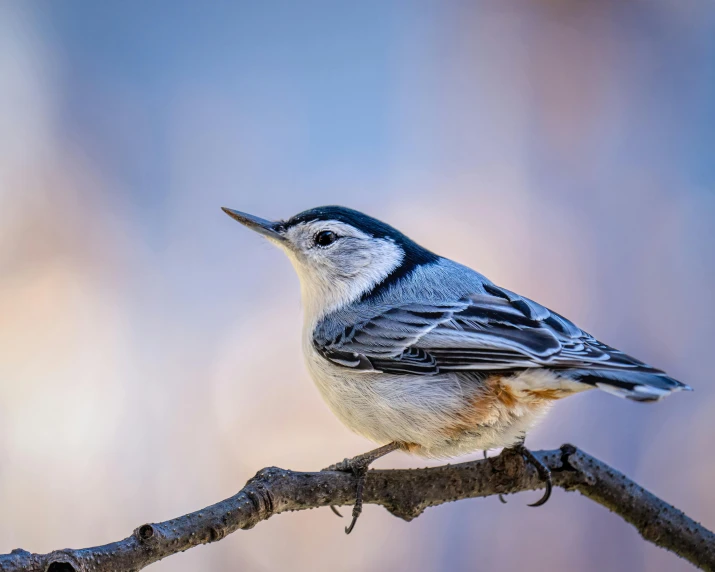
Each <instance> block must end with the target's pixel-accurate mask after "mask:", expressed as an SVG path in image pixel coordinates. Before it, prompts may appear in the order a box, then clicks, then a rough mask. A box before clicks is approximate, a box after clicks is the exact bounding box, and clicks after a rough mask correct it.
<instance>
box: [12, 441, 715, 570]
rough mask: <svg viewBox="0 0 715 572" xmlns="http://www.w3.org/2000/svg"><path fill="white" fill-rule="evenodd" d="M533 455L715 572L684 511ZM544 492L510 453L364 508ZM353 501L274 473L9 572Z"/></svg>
mask: <svg viewBox="0 0 715 572" xmlns="http://www.w3.org/2000/svg"><path fill="white" fill-rule="evenodd" d="M534 454H535V455H536V456H537V457H538V458H539V459H540V460H541V461H542V462H543V463H544V464H545V465H546V466H548V467H549V468H550V469H551V471H552V476H553V482H554V485H555V486H558V487H561V488H563V489H565V490H568V491H574V490H575V491H579V492H580V493H581V494H583V495H584V496H586V497H588V498H590V499H591V500H593V501H595V502H597V503H599V504H601V505H603V506H605V507H606V508H608V509H609V510H611V511H612V512H614V513H616V514H618V515H620V516H621V517H622V518H623V519H624V520H626V521H627V522H629V523H630V524H632V525H633V526H634V527H635V528H636V529H637V530H638V532H640V534H641V536H643V538H644V539H646V540H648V541H649V542H652V543H653V544H656V545H657V546H660V547H662V548H665V549H667V550H671V551H672V552H674V553H676V554H678V555H679V556H681V557H682V558H685V559H686V560H689V561H690V562H691V563H692V564H694V565H695V566H697V567H698V568H701V569H702V570H709V571H712V572H715V534H713V533H712V532H710V531H709V530H707V529H705V528H704V527H703V526H701V525H700V524H698V523H697V522H695V521H694V520H692V519H691V518H690V517H688V516H687V515H685V514H684V513H683V512H681V511H679V510H678V509H676V508H674V507H673V506H671V505H669V504H668V503H666V502H664V501H662V500H661V499H659V498H658V497H656V496H655V495H653V494H651V493H650V492H648V491H647V490H645V489H644V488H643V487H641V486H639V485H638V484H636V483H635V482H633V481H631V480H630V479H628V478H627V477H626V476H624V475H623V474H621V473H619V472H618V471H616V470H615V469H613V468H611V467H609V466H608V465H606V464H605V463H603V462H601V461H599V460H597V459H595V458H593V457H591V456H590V455H588V454H586V453H584V452H583V451H580V450H579V449H577V448H576V447H574V446H572V445H563V446H562V447H561V448H560V449H557V450H554V451H536V452H534ZM543 486H544V485H543V482H542V481H541V480H540V479H539V477H538V475H537V473H536V471H535V469H534V468H533V467H531V466H530V465H528V464H526V463H525V462H524V460H523V459H522V458H521V456H519V455H502V456H499V457H491V458H489V459H485V460H483V461H474V462H470V463H462V464H458V465H445V466H442V467H433V468H427V469H412V470H376V471H370V472H369V473H368V478H367V482H366V484H365V490H364V502H366V503H371V504H379V505H382V506H383V507H385V508H386V509H387V510H388V511H390V512H391V513H392V514H394V515H395V516H397V517H400V518H402V519H404V520H407V521H409V520H412V519H414V518H416V517H418V516H419V515H420V514H422V512H424V510H425V509H426V508H427V507H430V506H436V505H439V504H443V503H446V502H451V501H457V500H460V499H466V498H475V497H484V496H490V495H495V494H499V493H501V494H509V493H516V492H520V491H529V490H536V489H539V488H543ZM354 500H355V481H354V478H353V476H352V475H350V474H347V473H339V472H319V473H300V472H294V471H288V470H284V469H279V468H276V467H268V468H265V469H262V470H261V471H259V472H258V473H257V474H256V476H255V477H253V478H252V479H251V480H249V481H248V482H247V483H246V486H244V487H243V489H241V490H240V491H239V492H238V493H237V494H235V495H234V496H232V497H230V498H228V499H226V500H223V501H221V502H218V503H216V504H214V505H211V506H209V507H206V508H205V509H203V510H200V511H197V512H193V513H191V514H186V515H183V516H180V517H177V518H175V519H172V520H168V521H166V522H160V523H153V524H144V525H142V526H140V527H138V528H137V529H136V530H134V532H133V533H132V534H131V536H128V537H127V538H125V539H123V540H120V541H118V542H113V543H111V544H106V545H104V546H96V547H93V548H83V549H65V550H56V551H54V552H51V553H49V554H31V553H30V552H27V551H25V550H21V549H16V550H13V551H12V552H11V553H10V554H4V555H0V571H1V572H19V571H30V570H31V571H42V572H90V571H101V572H119V571H134V570H141V569H142V568H144V567H146V566H148V565H149V564H151V563H153V562H156V561H158V560H161V559H162V558H165V557H167V556H170V555H172V554H176V553H177V552H182V551H184V550H188V549H189V548H192V547H194V546H198V545H199V544H207V543H209V542H216V541H218V540H221V539H222V538H223V537H225V536H226V535H228V534H231V533H232V532H235V531H236V530H239V529H242V530H246V529H249V528H253V527H254V526H255V525H256V524H258V523H259V522H261V521H262V520H266V519H268V518H270V517H271V516H273V515H275V514H280V513H281V512H285V511H293V510H304V509H309V508H317V507H326V506H329V505H349V504H352V503H353V502H354ZM542 510H548V508H547V509H542ZM363 518H364V517H363Z"/></svg>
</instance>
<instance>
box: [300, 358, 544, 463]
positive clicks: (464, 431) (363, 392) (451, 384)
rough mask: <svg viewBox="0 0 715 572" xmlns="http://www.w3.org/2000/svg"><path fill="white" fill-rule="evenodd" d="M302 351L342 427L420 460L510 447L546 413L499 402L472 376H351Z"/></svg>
mask: <svg viewBox="0 0 715 572" xmlns="http://www.w3.org/2000/svg"><path fill="white" fill-rule="evenodd" d="M307 345H308V346H309V347H306V348H305V349H306V352H305V355H306V360H307V366H308V369H309V371H310V373H311V375H312V377H313V380H314V382H315V384H316V386H317V387H318V390H319V391H320V393H321V395H322V397H323V399H324V400H325V401H326V402H327V404H328V406H329V407H330V408H331V410H332V411H333V413H334V414H335V415H336V416H337V417H338V418H339V419H340V421H342V423H343V424H345V425H346V426H347V427H348V428H349V429H351V430H352V431H354V432H355V433H358V434H359V435H362V436H364V437H366V438H368V439H370V440H372V441H374V442H375V443H378V444H386V443H389V442H392V441H398V442H400V443H403V444H404V445H405V446H406V448H407V449H409V450H410V452H413V453H415V454H418V455H421V456H425V457H451V456H456V455H460V454H464V453H469V452H473V451H477V450H488V449H494V448H499V447H508V446H511V445H513V444H515V443H516V442H518V441H519V440H520V439H521V438H522V437H523V435H524V434H525V432H526V431H527V430H528V429H530V428H531V427H532V426H533V424H534V423H535V422H536V421H537V420H538V419H539V418H540V417H541V416H542V415H543V414H544V413H545V412H546V411H547V410H548V407H549V405H550V401H547V400H539V401H538V402H529V403H526V402H518V401H514V400H513V399H511V398H510V399H502V398H501V397H500V395H501V392H500V390H499V389H495V388H496V387H497V385H496V384H494V383H491V384H490V383H488V382H486V381H485V379H484V378H483V377H479V376H469V375H465V374H455V373H447V374H442V375H435V376H411V375H388V374H382V373H375V372H357V371H354V370H351V369H348V368H345V367H341V366H339V365H336V364H333V363H332V362H330V361H328V360H326V359H324V358H323V357H322V356H320V355H319V354H318V353H317V352H316V351H315V350H314V349H313V348H312V344H307Z"/></svg>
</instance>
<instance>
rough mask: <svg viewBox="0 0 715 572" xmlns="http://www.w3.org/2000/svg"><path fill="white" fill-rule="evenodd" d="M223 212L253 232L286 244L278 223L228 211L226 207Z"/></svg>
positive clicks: (231, 210) (222, 208)
mask: <svg viewBox="0 0 715 572" xmlns="http://www.w3.org/2000/svg"><path fill="white" fill-rule="evenodd" d="M221 210H222V211H223V212H225V213H226V214H227V215H228V216H230V217H231V218H232V219H235V220H237V221H238V222H240V223H241V224H242V225H244V226H247V227H248V228H250V229H251V230H255V231H256V232H257V233H260V234H262V235H263V236H265V237H266V238H270V239H271V240H275V241H277V242H285V240H286V239H285V237H284V236H283V235H282V234H281V233H280V232H278V230H277V229H278V223H275V222H271V221H270V220H265V219H262V218H259V217H257V216H253V215H250V214H246V213H242V212H240V211H235V210H233V209H227V208H226V207H221Z"/></svg>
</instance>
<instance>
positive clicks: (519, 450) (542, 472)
mask: <svg viewBox="0 0 715 572" xmlns="http://www.w3.org/2000/svg"><path fill="white" fill-rule="evenodd" d="M501 454H502V455H504V454H507V455H510V454H517V455H521V456H522V457H523V458H524V460H525V461H526V462H527V463H531V464H532V465H533V466H534V468H535V469H536V472H537V473H539V477H541V480H542V481H544V482H545V483H546V491H545V492H544V495H543V496H542V497H541V498H540V499H539V500H537V501H536V502H535V503H532V504H530V505H529V506H541V505H543V504H545V503H546V501H547V500H549V497H550V496H551V489H552V488H553V485H552V482H551V470H550V469H549V468H548V467H547V466H546V465H544V463H542V462H541V461H540V460H539V459H537V458H536V456H535V455H534V453H532V452H531V451H529V449H527V448H526V447H525V446H524V440H523V439H522V440H521V442H519V443H517V444H516V445H514V446H513V447H509V448H508V449H504V450H503V451H502V453H501ZM499 497H500V498H501V495H499ZM502 502H505V501H503V499H502Z"/></svg>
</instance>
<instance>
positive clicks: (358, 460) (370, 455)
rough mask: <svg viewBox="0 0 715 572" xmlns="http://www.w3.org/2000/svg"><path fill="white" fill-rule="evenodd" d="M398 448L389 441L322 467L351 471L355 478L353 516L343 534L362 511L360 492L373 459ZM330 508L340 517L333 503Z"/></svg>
mask: <svg viewBox="0 0 715 572" xmlns="http://www.w3.org/2000/svg"><path fill="white" fill-rule="evenodd" d="M399 448H400V445H399V444H398V443H389V444H387V445H384V446H383V447H379V448H377V449H374V450H372V451H368V452H367V453H363V454H362V455H358V456H357V457H353V458H352V459H343V460H342V461H340V462H339V463H335V464H334V465H330V466H329V467H326V468H325V469H323V471H340V472H344V473H352V474H353V475H354V476H355V478H356V479H357V485H356V487H355V504H354V505H353V514H352V516H353V518H352V521H351V522H350V524H349V525H348V526H346V527H345V534H350V533H351V532H352V531H353V528H355V523H356V522H357V519H358V518H359V517H360V514H361V513H362V493H363V489H364V488H365V481H366V480H367V470H368V468H369V467H370V465H371V464H372V463H373V461H375V460H377V459H379V458H380V457H382V456H384V455H387V454H388V453H391V452H392V451H395V450H397V449H399ZM330 509H331V510H332V511H333V512H334V513H335V514H337V515H338V516H339V517H341V518H342V516H343V515H342V514H340V512H339V511H338V509H337V508H336V507H335V506H334V505H330Z"/></svg>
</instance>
